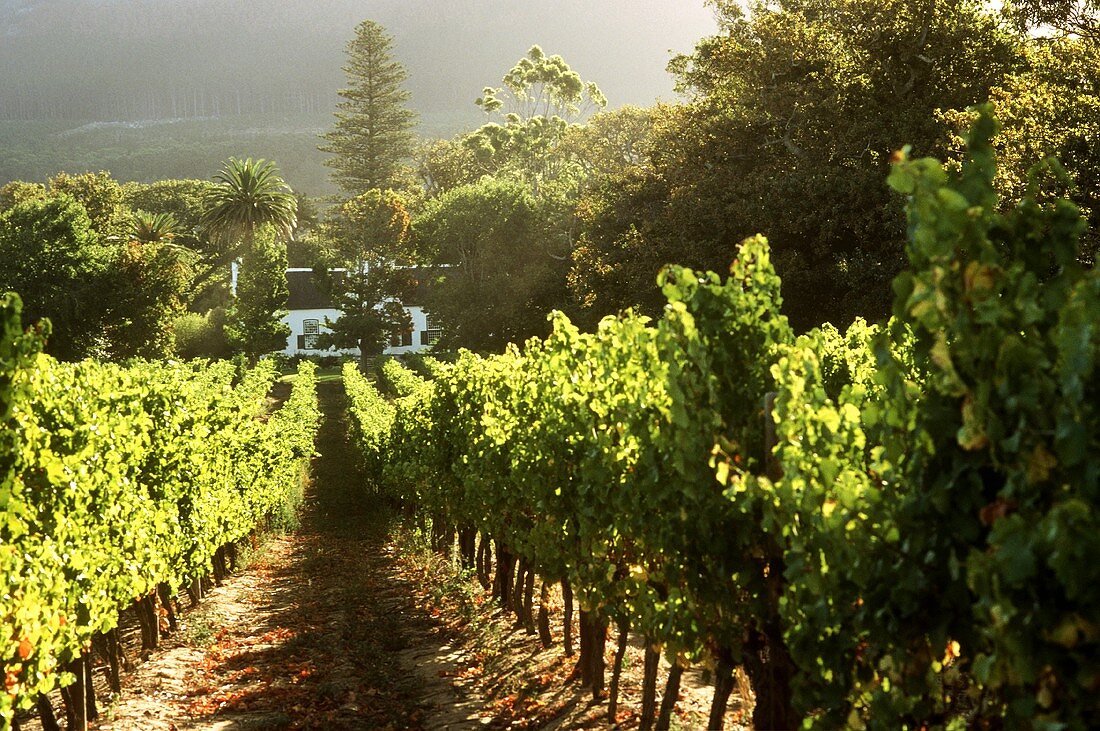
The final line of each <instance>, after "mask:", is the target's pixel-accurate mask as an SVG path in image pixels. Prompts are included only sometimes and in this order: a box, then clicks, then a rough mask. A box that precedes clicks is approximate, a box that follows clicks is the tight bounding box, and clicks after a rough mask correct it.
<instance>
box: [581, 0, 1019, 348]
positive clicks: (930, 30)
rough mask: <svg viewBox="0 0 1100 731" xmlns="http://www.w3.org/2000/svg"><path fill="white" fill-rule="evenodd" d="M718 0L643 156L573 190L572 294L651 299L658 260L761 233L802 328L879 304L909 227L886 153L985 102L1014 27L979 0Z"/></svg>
mask: <svg viewBox="0 0 1100 731" xmlns="http://www.w3.org/2000/svg"><path fill="white" fill-rule="evenodd" d="M717 9H718V12H719V18H720V21H721V33H720V34H719V35H717V36H715V37H712V38H707V39H704V40H703V41H701V42H700V43H699V45H698V46H697V48H696V50H695V52H694V53H692V54H691V55H688V56H683V57H680V58H678V59H676V60H675V62H674V63H673V64H672V70H673V71H674V72H675V73H676V75H677V77H678V79H679V83H680V87H681V90H682V91H683V92H685V93H686V94H688V95H689V102H688V103H687V104H685V105H683V106H681V107H678V108H672V109H669V110H668V111H667V113H663V114H660V115H659V116H658V119H657V121H656V123H655V127H654V132H653V136H652V142H651V143H650V145H649V150H648V157H649V160H648V162H647V164H645V165H642V166H636V167H634V168H632V169H630V170H628V171H626V172H625V173H623V175H622V178H621V180H609V181H607V182H606V184H604V185H602V186H600V187H599V188H598V191H597V193H596V194H594V195H593V196H591V199H590V200H588V201H586V202H585V203H584V204H583V206H582V212H583V213H584V214H585V216H586V225H585V227H584V231H583V233H584V235H583V237H582V238H581V240H580V244H579V246H578V251H577V253H576V260H577V265H576V266H575V268H574V271H573V275H572V281H573V283H574V286H575V291H577V292H578V293H580V294H581V295H582V296H583V298H584V300H583V301H584V302H585V303H586V304H588V309H589V315H590V316H591V317H592V318H593V319H595V318H597V317H598V316H600V315H602V314H605V313H608V312H614V311H616V310H618V309H620V308H623V307H626V306H631V305H643V306H644V308H645V309H646V310H647V311H649V312H651V313H655V312H657V311H658V310H659V308H660V307H661V306H662V300H661V298H660V296H659V292H657V290H656V288H655V287H654V286H653V282H654V281H655V278H656V274H657V272H658V271H659V269H660V268H661V267H662V266H664V265H665V264H668V263H673V262H675V263H681V264H685V265H688V266H691V267H692V268H697V269H710V270H715V271H721V270H724V269H725V268H726V267H727V266H728V264H729V260H730V259H731V257H732V256H733V251H734V250H735V246H736V244H737V242H739V241H741V240H742V239H744V238H745V237H747V236H750V235H752V234H755V233H758V232H763V233H765V234H767V236H768V239H769V241H770V242H771V244H772V247H773V253H774V257H775V262H776V267H777V269H778V270H779V272H780V273H781V275H782V277H783V286H784V303H785V311H786V313H787V314H788V315H789V316H790V317H791V318H792V321H793V323H794V324H795V325H796V326H797V327H800V328H805V327H808V326H812V325H815V324H818V323H820V322H821V321H822V320H831V321H833V322H835V323H838V324H843V323H846V322H848V321H850V320H851V319H852V318H853V317H855V316H857V315H863V316H867V317H869V318H873V319H877V318H878V317H881V316H882V315H884V314H885V313H886V312H887V309H888V306H889V301H890V286H889V283H890V281H891V279H892V277H893V275H894V274H895V273H896V272H897V271H898V270H899V268H900V267H901V265H902V251H903V241H904V232H905V224H904V219H903V216H902V212H901V205H900V203H901V202H900V199H899V198H898V197H897V196H896V195H894V194H891V193H890V192H889V191H888V190H887V188H886V187H885V186H884V185H883V184H882V180H883V178H884V176H885V174H886V170H887V166H888V162H889V159H890V156H891V155H892V153H893V152H894V151H896V150H897V149H899V148H900V147H901V146H902V145H904V144H906V143H912V144H914V145H916V146H919V147H920V149H922V150H929V151H933V152H937V153H943V152H945V151H946V150H947V149H948V147H949V143H950V141H951V134H950V132H951V128H950V125H949V124H948V123H947V122H946V121H945V120H944V119H943V118H942V116H941V115H940V114H939V112H940V110H951V109H965V108H966V107H967V106H970V105H972V104H974V103H977V102H982V101H985V100H986V99H988V97H989V94H990V90H991V89H992V88H993V87H994V86H995V85H997V84H998V83H1000V82H1001V81H1002V80H1003V79H1004V78H1005V76H1006V74H1008V73H1009V72H1010V71H1013V70H1014V69H1016V68H1018V67H1019V66H1020V64H1021V58H1020V52H1019V41H1018V39H1017V37H1016V35H1015V34H1014V33H1012V32H1011V31H1010V30H1008V29H1007V28H1005V27H1004V26H1003V23H1002V22H1001V21H1000V19H999V18H998V17H997V16H995V15H993V14H991V13H990V12H988V11H987V10H986V9H985V8H984V5H983V3H981V2H978V0H950V2H932V1H931V0H929V1H922V2H915V3H914V2H908V1H903V0H885V1H883V0H783V1H782V2H777V3H763V2H757V3H753V4H752V6H751V8H750V9H749V10H748V11H743V10H742V9H741V8H740V5H739V4H738V3H735V2H732V1H724V2H721V3H718V4H717ZM605 285H609V286H610V290H606V289H604V287H605ZM601 300H602V301H601Z"/></svg>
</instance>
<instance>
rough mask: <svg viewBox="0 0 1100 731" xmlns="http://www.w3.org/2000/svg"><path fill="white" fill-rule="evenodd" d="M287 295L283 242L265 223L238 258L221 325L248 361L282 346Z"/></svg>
mask: <svg viewBox="0 0 1100 731" xmlns="http://www.w3.org/2000/svg"><path fill="white" fill-rule="evenodd" d="M289 296H290V290H289V289H288V287H287V281H286V245H285V244H284V243H283V242H282V241H281V239H280V236H279V234H278V232H277V230H276V229H275V227H274V226H273V225H270V224H268V225H265V226H263V227H262V228H260V229H259V231H257V232H256V234H254V236H253V241H252V245H251V246H250V247H249V248H248V250H247V251H246V252H245V254H244V256H243V257H242V258H241V272H240V276H239V277H238V279H237V295H236V297H235V298H234V300H233V304H232V305H231V306H230V308H229V312H228V322H227V323H226V326H225V331H226V335H227V336H228V337H229V341H230V343H231V344H233V346H234V347H236V348H237V349H238V350H239V351H240V352H243V353H244V354H245V355H247V356H248V357H249V359H251V360H252V361H256V360H257V359H259V357H260V356H261V355H266V354H268V353H271V352H274V351H276V350H282V349H283V348H285V347H286V342H287V338H288V337H289V336H290V326H289V325H287V324H286V323H284V322H282V320H281V318H282V317H283V316H285V315H286V314H287V309H286V302H287V298H288V297H289Z"/></svg>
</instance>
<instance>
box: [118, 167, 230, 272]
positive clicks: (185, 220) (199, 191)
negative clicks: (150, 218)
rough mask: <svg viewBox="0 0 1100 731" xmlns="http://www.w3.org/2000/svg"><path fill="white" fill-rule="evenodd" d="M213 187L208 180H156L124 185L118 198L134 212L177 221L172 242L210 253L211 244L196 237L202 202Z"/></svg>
mask: <svg viewBox="0 0 1100 731" xmlns="http://www.w3.org/2000/svg"><path fill="white" fill-rule="evenodd" d="M213 186H214V183H211V182H210V181H208V180H158V181H156V182H153V183H126V184H125V185H123V186H122V199H123V202H124V203H125V204H126V206H127V207H128V208H130V209H131V210H134V211H149V212H150V213H167V214H170V215H171V216H172V217H173V218H175V219H176V221H177V224H178V225H177V227H176V231H175V236H176V238H175V240H176V243H179V244H182V245H184V246H187V247H189V248H193V249H196V250H197V251H200V252H202V253H203V254H204V255H209V254H213V253H214V251H212V250H211V249H210V248H209V247H210V245H211V244H212V243H214V242H210V241H208V240H207V239H206V238H205V237H203V236H201V235H200V232H201V229H202V221H203V212H204V211H205V206H206V204H205V199H206V195H207V194H208V192H209V191H210V189H211V188H212V187H213Z"/></svg>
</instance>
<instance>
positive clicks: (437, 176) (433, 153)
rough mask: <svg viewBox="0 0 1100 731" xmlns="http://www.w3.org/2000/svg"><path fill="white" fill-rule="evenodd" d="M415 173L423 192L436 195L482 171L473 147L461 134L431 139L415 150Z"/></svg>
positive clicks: (432, 195)
mask: <svg viewBox="0 0 1100 731" xmlns="http://www.w3.org/2000/svg"><path fill="white" fill-rule="evenodd" d="M416 174H417V178H418V179H419V182H420V187H421V189H422V190H423V191H424V195H425V196H427V197H429V198H435V197H438V196H440V195H442V194H443V193H446V192H447V191H449V190H454V189H455V188H457V187H459V186H461V185H467V184H469V183H474V182H477V179H478V178H480V177H481V176H482V175H483V170H482V168H481V166H480V165H479V164H478V161H477V158H476V157H475V156H474V151H473V150H471V149H470V147H469V146H468V145H467V144H465V142H464V140H463V138H461V137H459V138H457V139H453V140H431V141H429V142H424V143H422V144H421V145H420V146H419V147H418V148H417V150H416Z"/></svg>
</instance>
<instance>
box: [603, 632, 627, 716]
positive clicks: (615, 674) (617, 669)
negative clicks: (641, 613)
mask: <svg viewBox="0 0 1100 731" xmlns="http://www.w3.org/2000/svg"><path fill="white" fill-rule="evenodd" d="M618 626H619V646H618V648H616V650H615V666H614V667H613V668H612V670H611V697H610V699H609V700H608V702H607V722H608V723H612V724H613V723H615V722H616V721H615V717H616V716H617V715H619V679H620V677H621V676H622V673H623V658H625V657H626V643H627V636H628V634H629V633H630V620H629V619H627V618H626V617H620V618H619V622H618Z"/></svg>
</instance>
